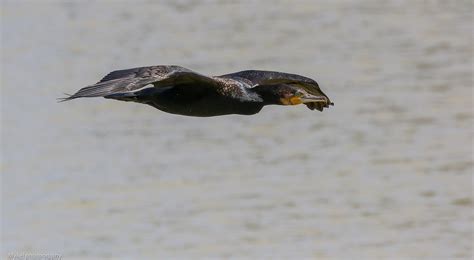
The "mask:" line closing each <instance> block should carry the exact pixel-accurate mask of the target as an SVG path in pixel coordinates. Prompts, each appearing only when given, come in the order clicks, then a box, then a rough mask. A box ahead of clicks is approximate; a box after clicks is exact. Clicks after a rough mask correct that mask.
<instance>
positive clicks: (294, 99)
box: [280, 96, 303, 105]
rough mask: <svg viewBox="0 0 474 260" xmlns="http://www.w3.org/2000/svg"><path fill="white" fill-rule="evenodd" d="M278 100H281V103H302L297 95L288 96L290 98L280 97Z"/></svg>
mask: <svg viewBox="0 0 474 260" xmlns="http://www.w3.org/2000/svg"><path fill="white" fill-rule="evenodd" d="M280 100H281V103H282V104H283V105H299V104H301V103H303V101H302V100H301V98H300V97H297V96H293V97H290V98H282V99H280Z"/></svg>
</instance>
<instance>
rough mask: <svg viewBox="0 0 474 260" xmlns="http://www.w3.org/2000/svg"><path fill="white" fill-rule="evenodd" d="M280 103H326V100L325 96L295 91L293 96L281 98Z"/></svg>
mask: <svg viewBox="0 0 474 260" xmlns="http://www.w3.org/2000/svg"><path fill="white" fill-rule="evenodd" d="M281 102H282V104H284V105H299V104H304V103H314V102H316V103H319V102H322V103H327V102H328V100H327V98H326V97H323V96H313V95H311V94H306V93H297V94H295V95H294V96H292V97H290V98H286V99H281Z"/></svg>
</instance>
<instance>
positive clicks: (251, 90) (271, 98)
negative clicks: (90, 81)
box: [60, 65, 334, 117]
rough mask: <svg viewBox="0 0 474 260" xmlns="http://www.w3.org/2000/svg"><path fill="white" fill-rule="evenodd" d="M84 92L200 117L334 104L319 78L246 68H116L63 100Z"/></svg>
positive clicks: (248, 113) (73, 97)
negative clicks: (208, 72)
mask: <svg viewBox="0 0 474 260" xmlns="http://www.w3.org/2000/svg"><path fill="white" fill-rule="evenodd" d="M84 97H104V98H108V99H116V100H120V101H131V102H137V103H142V104H147V105H150V106H153V107H155V108H157V109H159V110H161V111H164V112H168V113H172V114H179V115H186V116H199V117H210V116H220V115H228V114H241V115H252V114H256V113H258V112H259V111H260V110H261V109H262V108H263V106H266V105H298V104H305V105H306V106H307V107H308V108H309V109H311V110H314V109H317V110H319V111H323V109H324V108H327V107H329V105H334V104H333V103H332V102H331V101H330V100H329V98H328V96H326V94H324V93H323V92H322V91H321V89H320V88H319V86H318V83H316V81H314V80H312V79H310V78H307V77H303V76H300V75H296V74H290V73H283V72H276V71H262V70H245V71H240V72H235V73H230V74H225V75H221V76H205V75H202V74H199V73H196V72H194V71H192V70H189V69H186V68H183V67H180V66H174V65H172V66H165V65H159V66H150V67H139V68H132V69H126V70H117V71H113V72H110V73H109V74H108V75H106V76H105V77H104V78H103V79H101V80H100V81H99V82H97V83H96V84H94V85H90V86H87V87H84V88H82V89H80V90H79V91H77V92H76V93H75V94H73V95H69V96H68V97H65V98H61V99H60V101H67V100H72V99H76V98H84Z"/></svg>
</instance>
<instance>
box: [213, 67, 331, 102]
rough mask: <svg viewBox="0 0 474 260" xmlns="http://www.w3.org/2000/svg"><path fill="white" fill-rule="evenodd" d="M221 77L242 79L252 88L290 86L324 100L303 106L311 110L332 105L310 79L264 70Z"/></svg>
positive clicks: (240, 72) (245, 71) (247, 71)
mask: <svg viewBox="0 0 474 260" xmlns="http://www.w3.org/2000/svg"><path fill="white" fill-rule="evenodd" d="M221 77H228V78H234V79H239V78H240V79H244V80H246V81H248V82H249V83H251V84H252V85H253V87H255V86H262V85H266V86H271V85H280V84H286V85H291V86H294V87H297V88H301V89H304V90H305V91H306V92H308V93H309V94H313V95H315V96H322V97H325V98H326V100H327V101H326V103H321V102H311V103H306V104H305V105H306V106H307V107H308V108H309V109H311V110H314V109H317V110H319V111H322V110H323V108H325V107H329V105H334V103H332V102H331V100H330V99H329V97H328V96H327V95H326V94H324V92H323V91H322V90H321V89H320V88H319V85H318V83H317V82H316V81H315V80H313V79H310V78H307V77H304V76H301V75H297V74H291V73H284V72H277V71H264V70H244V71H239V72H235V73H231V74H226V75H222V76H221Z"/></svg>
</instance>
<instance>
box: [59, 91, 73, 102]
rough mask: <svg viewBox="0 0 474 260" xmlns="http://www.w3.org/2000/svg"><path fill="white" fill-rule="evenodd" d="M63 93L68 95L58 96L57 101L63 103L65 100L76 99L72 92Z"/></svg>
mask: <svg viewBox="0 0 474 260" xmlns="http://www.w3.org/2000/svg"><path fill="white" fill-rule="evenodd" d="M63 94H64V95H66V97H60V98H56V101H57V102H58V103H61V102H64V101H69V100H72V99H74V96H73V95H71V94H68V93H63Z"/></svg>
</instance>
